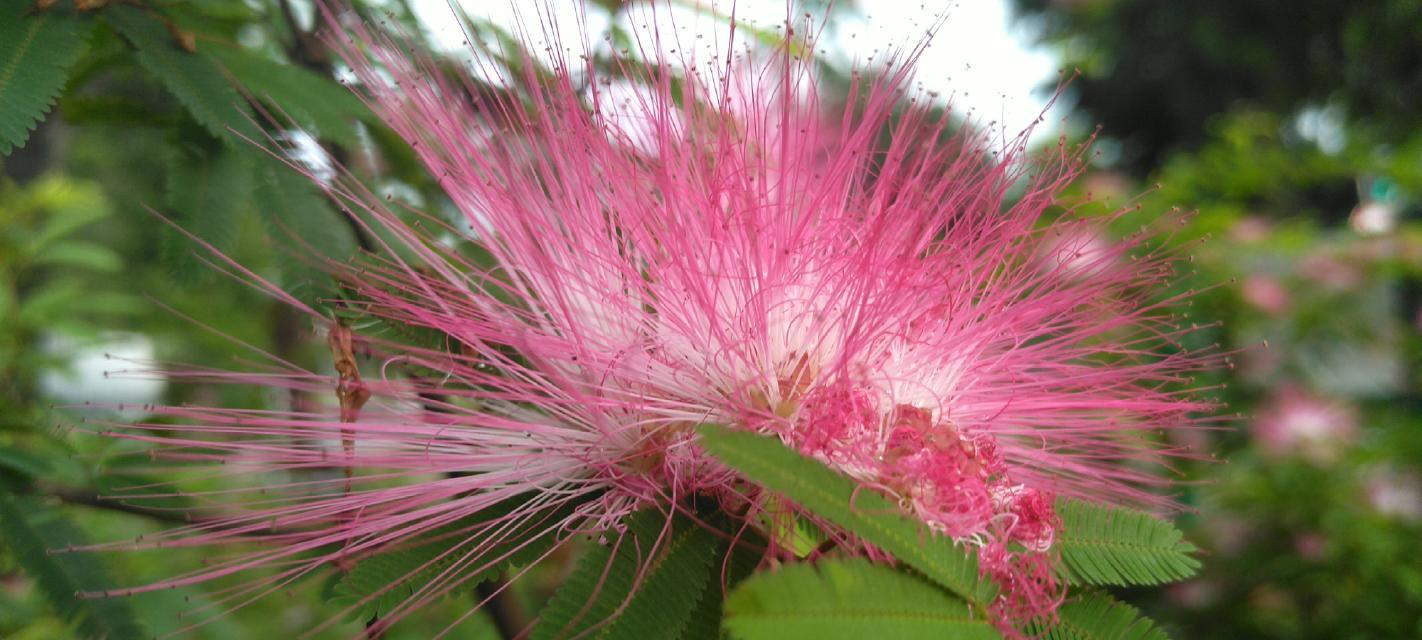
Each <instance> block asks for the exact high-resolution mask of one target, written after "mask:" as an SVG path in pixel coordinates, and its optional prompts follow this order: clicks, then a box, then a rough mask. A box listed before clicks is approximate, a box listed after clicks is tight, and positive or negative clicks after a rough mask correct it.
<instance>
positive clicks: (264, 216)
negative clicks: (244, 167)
mask: <svg viewBox="0 0 1422 640" xmlns="http://www.w3.org/2000/svg"><path fill="white" fill-rule="evenodd" d="M252 197H253V202H254V203H255V205H256V210H257V211H256V212H257V215H258V217H259V219H261V220H262V221H263V222H265V223H267V226H268V229H267V233H268V237H269V238H271V240H272V245H273V247H274V248H275V251H276V260H277V267H278V268H279V269H280V270H281V276H282V288H283V289H285V290H286V291H287V293H291V294H293V295H295V296H296V297H297V298H298V299H300V300H302V301H303V302H306V303H307V304H315V305H319V304H320V303H321V301H322V300H325V299H329V298H332V297H334V295H335V293H336V292H335V288H334V287H333V286H332V279H331V275H330V272H329V270H327V269H325V268H323V267H322V262H321V261H322V260H327V259H329V260H336V261H345V260H346V259H348V258H350V256H351V255H352V254H353V253H355V248H356V243H355V237H354V236H353V234H352V232H351V227H350V225H348V224H346V223H345V222H344V221H343V220H341V219H340V218H339V215H340V214H338V213H336V212H335V210H333V209H332V208H331V206H330V205H329V204H328V203H327V201H326V199H325V198H323V197H321V195H320V194H319V193H318V192H317V191H316V187H315V184H313V183H312V182H311V181H310V180H308V179H307V178H306V176H303V175H301V174H300V173H297V172H296V171H295V170H293V169H291V168H290V167H288V166H286V165H283V164H281V163H279V162H277V161H275V160H268V161H265V162H261V163H260V165H259V166H258V168H257V184H256V189H255V190H254V191H253V192H252Z"/></svg>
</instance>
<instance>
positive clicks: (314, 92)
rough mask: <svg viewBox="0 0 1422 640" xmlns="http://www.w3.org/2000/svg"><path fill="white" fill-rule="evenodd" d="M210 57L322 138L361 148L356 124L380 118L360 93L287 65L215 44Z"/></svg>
mask: <svg viewBox="0 0 1422 640" xmlns="http://www.w3.org/2000/svg"><path fill="white" fill-rule="evenodd" d="M207 52H208V53H209V54H210V55H211V56H212V57H213V58H215V59H217V61H218V62H221V63H222V66H224V67H226V68H227V70H228V71H229V72H230V73H231V74H232V76H233V78H235V79H236V80H237V81H238V82H239V83H241V84H242V86H243V87H244V88H245V90H246V91H247V92H248V93H249V94H250V95H251V96H252V97H253V98H256V99H258V100H261V101H263V102H266V103H269V104H272V105H274V106H275V107H276V108H278V109H279V110H280V111H278V112H273V114H272V115H275V116H278V117H279V116H280V114H282V113H285V114H286V115H288V116H291V117H292V118H295V119H296V122H297V123H299V124H300V125H302V126H303V127H305V128H307V129H308V130H309V132H310V133H312V134H314V135H316V136H317V137H319V138H324V139H328V140H332V141H334V142H337V143H340V144H342V145H345V146H347V147H352V148H354V147H356V146H358V145H359V144H360V139H359V137H358V136H357V135H356V122H357V121H359V120H373V119H374V117H375V116H374V114H372V113H371V112H370V110H369V109H367V108H366V106H365V104H364V103H362V102H361V101H360V99H359V98H357V97H356V96H355V94H354V93H351V91H350V90H349V89H347V88H345V87H343V86H341V85H340V84H338V83H337V82H336V81H335V79H334V78H326V77H322V76H320V75H317V74H315V73H313V72H311V71H308V70H306V69H304V68H302V67H298V66H295V65H292V64H281V63H278V62H275V61H273V60H268V59H266V58H263V57H261V56H260V55H258V54H256V53H252V52H249V51H244V50H242V49H237V48H234V47H224V46H217V45H214V46H212V47H210V48H209V49H207Z"/></svg>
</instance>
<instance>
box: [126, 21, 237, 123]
mask: <svg viewBox="0 0 1422 640" xmlns="http://www.w3.org/2000/svg"><path fill="white" fill-rule="evenodd" d="M103 16H104V20H105V21H107V22H108V23H109V24H110V25H112V26H113V28H114V30H115V31H118V32H119V34H121V35H122V36H123V37H124V39H126V40H128V42H129V43H130V44H132V45H133V48H134V49H135V51H136V54H137V57H138V63H139V64H141V65H143V68H144V69H147V70H148V72H149V73H151V74H153V75H154V76H155V77H157V78H158V81H159V82H161V83H163V86H164V87H165V88H167V89H168V92H169V93H172V94H173V97H175V98H177V99H178V102H180V103H182V105H183V108H185V109H187V111H188V113H190V114H192V116H193V119H194V120H196V121H197V122H198V123H199V124H201V125H202V126H203V127H204V128H206V129H207V131H208V132H209V133H211V134H212V135H213V136H215V137H216V138H217V139H219V140H222V141H224V142H226V143H228V144H232V145H241V144H246V143H245V142H243V140H242V138H246V139H247V140H251V141H253V142H258V143H260V142H263V141H264V138H263V136H262V133H261V131H259V130H258V129H257V126H256V125H255V124H253V123H252V121H251V120H250V119H249V117H248V115H249V112H248V110H247V107H246V103H245V102H244V101H243V100H242V98H241V97H240V96H238V95H237V92H236V91H235V90H234V89H233V88H232V86H231V85H230V84H228V81H227V76H226V74H224V73H223V72H222V67H220V66H218V64H217V63H216V62H214V61H213V59H212V58H210V57H208V56H207V55H206V54H205V53H203V52H202V51H198V52H196V53H190V52H187V51H184V50H182V49H181V48H179V47H178V44H177V42H176V41H175V40H174V38H173V36H172V34H171V33H169V32H168V30H167V28H165V27H164V26H163V24H162V23H160V22H159V21H158V20H157V19H155V18H154V17H153V16H150V15H149V14H147V13H145V12H144V11H143V10H142V9H138V8H136V7H129V6H113V7H109V8H107V9H105V10H104V12H103Z"/></svg>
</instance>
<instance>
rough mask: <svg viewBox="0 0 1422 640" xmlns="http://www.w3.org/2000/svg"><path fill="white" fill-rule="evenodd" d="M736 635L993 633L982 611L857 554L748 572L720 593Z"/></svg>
mask: <svg viewBox="0 0 1422 640" xmlns="http://www.w3.org/2000/svg"><path fill="white" fill-rule="evenodd" d="M725 625H726V629H728V630H729V631H730V632H731V636H732V637H734V638H740V639H741V640H762V639H765V640H795V639H803V640H834V639H836V638H846V639H848V638H902V639H906V640H913V639H915V638H921V639H923V640H930V639H931V640H940V639H943V638H954V639H957V640H973V639H976V638H983V639H989V638H999V637H1001V636H1000V635H999V634H998V633H997V631H996V630H995V629H994V628H993V627H992V625H991V624H989V623H988V621H987V619H986V618H985V617H984V616H982V615H981V614H979V613H977V612H975V611H974V610H973V608H972V607H971V606H969V605H968V604H967V603H966V602H963V601H962V600H960V599H958V598H955V597H953V596H952V595H950V594H948V593H947V592H945V591H943V590H942V589H940V588H939V587H937V586H936V585H934V584H932V583H930V582H928V581H925V580H922V579H920V578H918V577H916V576H912V575H909V574H906V573H903V572H900V571H895V570H894V569H892V568H889V567H885V566H879V565H874V564H871V563H869V562H868V561H866V560H863V559H838V560H829V561H824V562H820V563H817V564H814V565H810V564H794V565H790V566H786V567H783V568H781V569H779V570H776V571H769V572H765V573H760V574H757V575H754V576H751V578H750V579H749V580H746V581H745V582H744V583H742V584H741V586H740V587H738V588H737V589H736V590H735V592H734V593H732V594H731V597H730V598H728V599H727V600H726V622H725Z"/></svg>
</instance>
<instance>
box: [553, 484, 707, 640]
mask: <svg viewBox="0 0 1422 640" xmlns="http://www.w3.org/2000/svg"><path fill="white" fill-rule="evenodd" d="M666 524H667V517H666V516H665V515H663V514H661V513H658V512H656V511H653V510H646V511H641V512H638V513H636V514H634V515H633V516H632V517H630V518H629V519H628V520H627V534H626V535H624V536H622V538H621V539H620V540H618V541H613V542H610V543H609V544H607V545H595V546H593V547H591V548H589V549H588V550H587V552H586V553H585V554H583V556H582V557H581V558H580V559H579V560H578V564H577V567H576V568H575V569H574V570H573V574H572V575H571V576H569V578H568V580H567V581H566V582H564V584H563V586H562V587H561V588H559V589H558V592H557V593H555V594H554V595H553V599H552V600H550V601H549V602H548V606H547V607H545V608H544V611H543V614H542V615H541V616H540V619H539V622H538V626H537V627H535V628H534V631H533V640H553V639H555V638H559V639H562V638H574V637H577V638H602V639H624V638H631V639H639V640H640V639H643V638H646V639H652V640H654V639H658V638H667V639H676V638H681V637H682V632H683V629H685V628H686V627H687V625H688V623H689V622H690V621H691V620H692V619H693V615H694V613H695V612H696V609H697V606H698V604H699V602H700V600H701V595H702V593H703V592H704V591H706V590H707V589H708V588H718V589H719V587H720V585H719V584H718V585H715V586H714V587H713V586H712V583H713V566H714V567H715V571H714V575H720V571H719V565H718V564H716V563H714V562H712V560H713V559H714V558H716V557H717V551H718V549H720V548H721V545H719V544H718V540H719V538H718V537H717V536H716V535H715V534H714V533H712V532H711V531H710V530H708V529H706V528H705V527H702V526H700V525H699V524H697V523H694V522H692V521H691V520H690V519H689V518H686V517H685V516H681V515H677V516H676V517H674V518H672V520H671V528H670V530H669V531H665V532H664V529H665V527H666ZM664 533H665V537H663V534H664ZM659 540H660V542H659ZM614 549H615V550H614ZM653 552H654V553H655V555H650V554H652V553H653ZM639 571H641V572H642V573H641V581H640V583H639V582H638V574H639ZM634 587H635V588H636V589H637V590H636V592H635V593H634V592H633V589H634ZM629 596H630V597H629ZM624 605H625V606H624ZM619 609H621V611H620V613H619Z"/></svg>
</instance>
